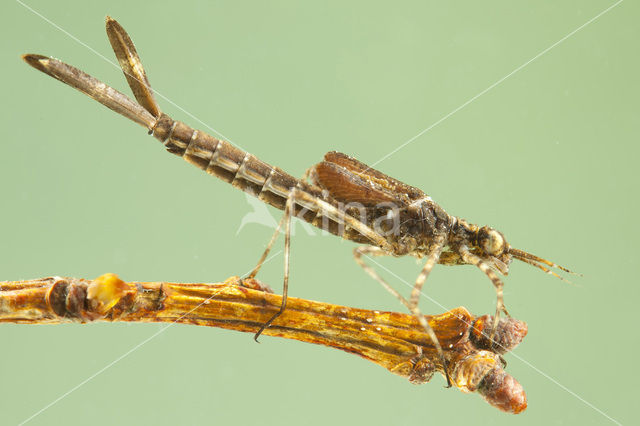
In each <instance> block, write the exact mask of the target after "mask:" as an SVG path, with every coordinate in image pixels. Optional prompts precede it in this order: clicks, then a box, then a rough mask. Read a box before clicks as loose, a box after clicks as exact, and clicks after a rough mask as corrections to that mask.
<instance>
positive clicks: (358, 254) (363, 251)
mask: <svg viewBox="0 0 640 426" xmlns="http://www.w3.org/2000/svg"><path fill="white" fill-rule="evenodd" d="M443 242H444V240H443ZM441 251H442V243H441V244H440V247H438V246H435V247H434V250H433V251H432V254H431V255H430V256H429V260H427V264H426V265H425V267H424V268H423V269H422V272H421V273H420V276H418V280H420V277H421V276H423V275H424V271H425V269H427V266H428V265H429V262H430V260H431V258H435V261H434V262H433V263H434V264H435V263H436V262H437V261H438V259H437V257H438V256H439V255H440V252H441ZM436 253H437V255H436ZM385 254H386V253H385V252H384V250H382V249H380V248H379V247H374V246H359V247H356V248H355V249H354V250H353V257H354V258H355V261H356V262H357V263H358V265H360V266H361V267H362V269H364V270H365V272H366V273H367V274H369V276H371V277H372V278H373V279H374V280H376V281H378V282H379V283H380V284H381V285H382V287H384V288H385V289H386V290H387V291H388V292H389V293H391V294H392V295H394V296H395V297H396V298H397V299H398V300H399V301H400V303H402V304H403V305H404V306H406V307H407V309H409V311H410V312H411V313H412V314H413V316H415V317H416V319H417V320H418V322H419V323H420V325H421V326H422V328H424V330H425V331H426V332H427V334H428V335H429V338H430V339H431V341H432V342H433V346H434V347H435V349H436V351H437V352H438V356H439V357H440V360H441V361H442V368H443V369H444V375H445V377H446V378H447V387H451V379H450V377H449V371H448V364H447V360H446V358H445V356H444V351H443V350H442V345H440V341H439V340H438V336H436V333H435V331H433V328H431V326H430V325H429V322H428V321H427V320H426V319H425V317H424V315H423V314H422V312H421V311H420V309H419V308H418V303H417V302H416V303H412V302H410V301H407V299H405V298H404V297H403V296H402V295H401V294H400V293H398V292H397V291H396V290H395V289H394V288H393V287H391V285H390V284H389V283H387V282H386V281H385V280H384V279H383V278H382V277H381V276H380V275H378V273H377V272H376V271H375V270H374V269H373V268H372V267H371V266H369V265H367V264H366V263H365V262H364V260H363V259H362V255H371V256H384V255H385ZM431 268H433V265H431V267H430V268H429V271H430V270H431ZM427 275H428V272H427ZM424 280H426V275H424V279H423V280H422V283H420V285H419V287H418V294H420V288H421V287H422V284H423V283H424ZM416 286H418V282H416ZM416 286H414V290H415V288H416ZM412 297H413V291H412Z"/></svg>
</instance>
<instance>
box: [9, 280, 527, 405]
mask: <svg viewBox="0 0 640 426" xmlns="http://www.w3.org/2000/svg"><path fill="white" fill-rule="evenodd" d="M280 303H281V296H278V295H276V294H273V293H271V291H270V290H269V289H268V287H267V286H265V285H263V284H262V283H260V282H259V281H257V280H253V279H251V280H240V279H239V278H237V277H231V278H229V279H228V280H226V281H225V282H223V283H214V284H185V283H168V282H124V281H122V280H120V279H119V278H118V277H117V276H116V275H114V274H106V275H103V276H101V277H98V278H96V279H95V280H86V279H78V278H61V277H50V278H42V279H36V280H27V281H11V282H9V281H7V282H0V322H10V323H22V324H62V323H70V322H76V323H88V322H92V321H129V322H167V323H181V324H193V325H203V326H209V327H220V328H226V329H230V330H237V331H243V332H250V333H255V332H257V331H258V330H259V329H260V327H261V326H262V324H263V323H264V322H265V321H266V320H268V319H269V318H270V317H271V316H272V315H273V314H274V313H275V312H276V311H277V310H278V308H279V307H280ZM426 318H427V320H428V321H429V324H430V325H431V327H432V328H433V329H434V331H435V332H436V335H437V337H438V340H439V341H440V344H441V345H442V347H443V349H444V351H445V357H446V360H447V362H448V364H449V371H450V373H452V374H451V377H452V381H453V385H454V386H455V387H457V388H459V389H460V390H461V391H463V392H478V393H479V394H480V395H482V396H483V398H485V399H486V400H487V402H489V403H490V404H491V405H493V406H495V407H497V408H499V409H500V410H503V411H506V412H510V413H520V412H522V411H523V410H524V409H525V408H526V406H527V402H526V396H525V393H524V390H523V389H522V386H521V385H520V384H519V383H518V382H517V381H516V380H515V379H514V378H513V377H511V376H510V375H509V374H507V373H506V372H505V371H504V370H503V368H502V362H503V361H502V358H501V355H502V354H504V353H506V352H508V351H509V350H511V349H513V348H514V347H515V346H517V345H518V344H519V343H520V342H521V341H522V339H523V338H524V336H525V335H526V333H527V326H526V324H525V323H524V322H522V321H518V320H515V319H511V318H509V319H502V320H500V323H499V327H498V330H497V332H496V335H495V337H494V340H493V342H491V341H489V339H488V331H489V330H487V333H484V332H483V331H484V329H485V327H486V328H488V329H490V328H491V324H492V321H493V318H492V317H491V316H489V315H485V316H482V317H478V318H476V317H474V316H473V315H471V314H470V313H469V312H468V311H467V310H466V309H465V308H463V307H459V308H456V309H453V310H451V311H449V312H446V313H444V314H441V315H436V316H427V317H426ZM264 334H266V335H270V336H277V337H284V338H287V339H295V340H300V341H303V342H309V343H315V344H320V345H325V346H330V347H333V348H337V349H341V350H343V351H346V352H350V353H354V354H357V355H360V356H361V357H363V358H365V359H368V360H369V361H372V362H374V363H376V364H378V365H381V366H382V367H384V368H386V369H387V370H389V371H391V372H392V373H394V374H398V375H400V376H404V377H407V378H408V379H409V381H410V382H412V383H416V384H419V383H425V382H427V381H429V380H430V379H431V377H432V375H433V373H434V372H436V371H438V372H440V373H442V372H443V369H442V364H441V360H440V358H439V357H438V356H437V353H436V351H435V348H434V347H433V343H432V342H431V339H430V338H429V336H428V335H427V334H426V333H425V331H424V328H423V327H421V326H420V324H419V323H418V321H417V320H416V318H415V317H413V316H412V315H408V314H400V313H395V312H380V311H370V310H364V309H356V308H350V307H345V306H338V305H331V304H327V303H320V302H314V301H310V300H304V299H297V298H289V301H288V305H287V310H286V311H285V312H284V314H283V315H282V316H280V317H279V318H278V319H277V320H276V321H274V323H273V324H272V325H271V326H270V327H269V328H267V329H266V330H265V331H264Z"/></svg>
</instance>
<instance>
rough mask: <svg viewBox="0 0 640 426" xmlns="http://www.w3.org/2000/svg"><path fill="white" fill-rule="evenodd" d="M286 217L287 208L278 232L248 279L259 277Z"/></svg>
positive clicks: (279, 223) (277, 228) (277, 229)
mask: <svg viewBox="0 0 640 426" xmlns="http://www.w3.org/2000/svg"><path fill="white" fill-rule="evenodd" d="M287 201H288V200H287ZM285 217H286V207H285V214H284V215H282V218H281V219H280V222H278V226H277V227H276V230H275V231H274V232H273V235H272V236H271V240H269V244H267V248H265V249H264V252H263V253H262V256H260V260H258V264H257V265H256V267H255V268H253V271H251V272H250V273H249V275H247V278H255V277H256V275H258V271H260V268H261V267H262V264H263V263H264V261H265V260H266V259H267V256H268V255H269V252H270V251H271V249H272V248H273V244H275V242H276V239H277V238H278V235H280V229H281V228H282V224H283V222H284V221H285Z"/></svg>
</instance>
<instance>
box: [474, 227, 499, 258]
mask: <svg viewBox="0 0 640 426" xmlns="http://www.w3.org/2000/svg"><path fill="white" fill-rule="evenodd" d="M479 240H480V241H479V242H480V247H481V248H482V250H483V251H484V252H485V253H487V254H489V255H492V256H498V255H501V254H502V252H503V251H504V247H505V241H504V237H503V236H502V234H501V233H500V232H498V231H496V230H495V229H491V228H488V227H483V228H482V229H480V235H479Z"/></svg>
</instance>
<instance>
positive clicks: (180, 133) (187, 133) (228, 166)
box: [152, 114, 368, 243]
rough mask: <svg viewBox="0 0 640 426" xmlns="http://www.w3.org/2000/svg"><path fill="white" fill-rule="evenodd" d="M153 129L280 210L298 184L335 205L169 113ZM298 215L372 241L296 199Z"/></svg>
mask: <svg viewBox="0 0 640 426" xmlns="http://www.w3.org/2000/svg"><path fill="white" fill-rule="evenodd" d="M152 131H153V136H154V137H155V138H156V139H158V140H159V141H160V142H162V143H163V144H164V145H165V147H166V148H167V150H168V151H169V152H171V153H172V154H175V155H178V156H180V157H183V158H184V159H185V160H186V161H188V162H189V163H191V164H193V165H195V166H197V167H198V168H200V169H202V170H204V171H206V172H207V173H209V174H211V175H214V176H216V177H218V178H220V179H222V180H224V181H225V182H227V183H230V184H231V185H233V186H235V187H236V188H239V189H241V190H243V191H244V192H246V193H248V194H250V195H253V196H254V197H257V198H258V199H260V200H261V201H264V202H265V203H268V204H270V205H272V206H274V207H276V208H278V209H280V210H284V208H285V204H286V202H287V197H288V196H289V193H290V192H291V190H292V189H293V188H294V187H296V186H297V187H298V188H300V189H302V190H304V191H305V192H307V193H309V194H311V195H313V196H314V197H319V198H323V199H324V200H325V201H328V202H331V203H332V204H334V203H333V202H332V200H328V199H327V198H326V197H323V195H322V190H321V189H320V188H317V187H315V186H312V185H310V184H308V183H306V182H304V181H302V180H300V179H296V178H294V177H293V176H291V175H290V174H288V173H286V172H284V171H282V170H280V169H279V168H277V167H274V166H271V165H270V164H267V163H265V162H264V161H262V160H259V159H258V158H256V157H254V156H253V155H251V154H249V153H248V152H245V151H243V150H241V149H240V148H237V147H235V146H233V145H232V144H230V143H229V142H226V141H223V140H220V139H217V138H214V137H213V136H211V135H209V134H207V133H205V132H202V131H199V130H195V129H193V128H191V127H190V126H188V125H186V124H184V123H182V122H180V121H175V120H173V119H172V118H171V117H169V116H167V115H166V114H162V115H161V117H160V118H159V119H158V122H157V123H156V125H155V126H154V128H153V129H152ZM294 214H295V215H296V216H297V217H299V218H301V219H304V220H305V221H307V222H309V223H311V224H312V225H314V226H317V227H318V228H320V229H323V230H325V231H328V232H331V233H332V234H334V235H338V236H340V237H343V238H347V239H349V240H352V241H355V242H360V243H367V242H368V239H366V238H365V237H363V236H361V235H360V234H358V233H356V232H355V231H353V230H351V229H349V228H345V227H344V226H340V225H339V224H338V223H337V222H336V221H334V220H332V219H329V218H327V217H323V216H322V215H321V214H320V213H319V212H318V208H317V206H315V205H312V204H303V203H301V202H298V201H296V205H295V207H294Z"/></svg>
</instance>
